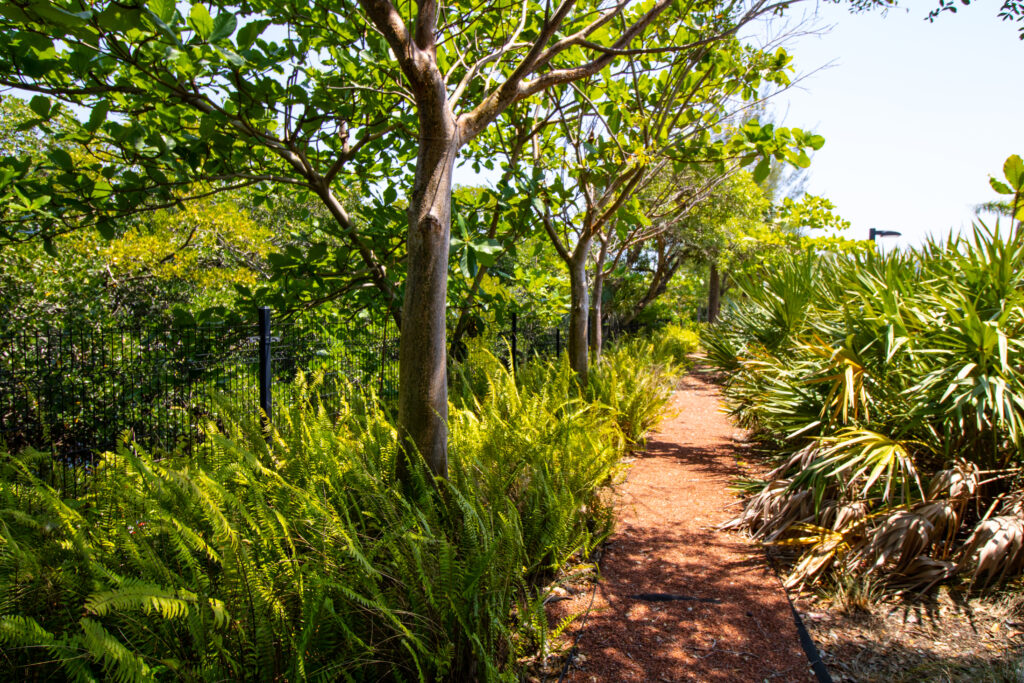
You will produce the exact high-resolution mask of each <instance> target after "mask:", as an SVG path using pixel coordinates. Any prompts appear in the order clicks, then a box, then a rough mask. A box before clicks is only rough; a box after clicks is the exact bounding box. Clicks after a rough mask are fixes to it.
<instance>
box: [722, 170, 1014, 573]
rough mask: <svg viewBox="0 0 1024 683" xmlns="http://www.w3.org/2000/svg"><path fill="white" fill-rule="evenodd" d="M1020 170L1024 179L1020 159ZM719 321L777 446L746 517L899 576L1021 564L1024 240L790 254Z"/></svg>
mask: <svg viewBox="0 0 1024 683" xmlns="http://www.w3.org/2000/svg"><path fill="white" fill-rule="evenodd" d="M1006 176H1007V180H1008V182H1009V183H1011V184H1012V185H1013V186H1014V187H1015V188H1018V190H1019V187H1020V185H1021V183H1022V180H1024V178H1022V177H1021V176H1022V174H1021V169H1020V159H1019V157H1011V159H1010V160H1009V161H1008V162H1007V171H1006ZM740 286H741V288H742V291H743V293H744V298H743V300H742V301H741V302H740V303H739V304H738V305H737V306H736V307H735V308H734V309H733V310H732V311H731V313H730V315H729V317H728V319H727V320H726V321H724V322H723V323H722V324H721V325H719V326H716V327H714V328H712V329H711V330H709V331H708V333H707V335H706V339H705V346H706V347H707V349H708V356H709V359H710V360H711V361H712V362H713V363H714V364H715V365H716V366H717V367H718V368H720V369H722V370H725V371H726V372H728V373H729V376H728V379H727V380H726V385H725V394H726V396H727V398H728V401H729V403H730V407H731V410H732V413H733V414H734V415H735V416H736V417H737V419H738V420H739V422H740V423H741V424H742V425H744V426H746V427H748V428H751V429H752V430H753V432H754V436H755V438H756V439H757V440H758V441H760V442H761V443H762V444H763V445H764V446H766V447H768V448H769V449H770V450H771V451H772V452H774V453H775V454H776V455H778V456H779V457H780V462H779V464H778V467H777V468H776V469H774V470H773V471H772V472H770V473H769V474H768V475H767V476H766V477H765V479H764V480H761V481H751V482H746V484H745V485H746V486H747V488H748V492H749V493H750V494H751V495H750V497H749V498H748V499H747V502H746V506H745V509H744V511H743V513H742V515H741V516H740V517H739V518H737V519H736V520H735V521H734V522H733V526H735V527H739V528H743V529H746V530H748V531H749V532H751V533H752V534H753V535H754V536H755V537H757V538H759V539H761V540H763V541H765V542H767V543H770V544H774V545H776V546H782V547H791V548H795V549H798V550H799V551H800V555H799V559H798V560H797V561H796V562H795V564H794V565H793V566H792V568H791V573H790V575H789V578H788V583H789V585H790V586H797V585H802V584H809V583H814V582H819V581H821V580H822V579H823V578H824V577H826V576H830V575H833V574H834V573H836V572H839V573H848V574H850V575H853V576H859V577H872V578H875V579H877V580H879V581H881V582H883V583H884V584H885V585H886V586H887V587H889V588H890V589H895V590H899V591H906V590H923V589H927V588H929V587H932V586H934V585H936V584H938V583H940V582H943V581H946V580H949V579H953V578H962V579H964V580H968V581H972V582H974V583H975V584H976V585H988V584H995V583H1001V582H1003V581H1005V580H1006V579H1008V578H1010V577H1013V576H1016V575H1018V574H1020V573H1021V570H1022V569H1024V487H1022V484H1024V481H1022V478H1021V464H1022V463H1021V456H1022V450H1021V448H1022V436H1024V375H1022V374H1021V371H1020V368H1021V362H1022V359H1024V342H1022V338H1024V337H1022V334H1021V333H1022V326H1024V293H1022V288H1024V235H1022V232H1021V230H1020V227H1019V225H1016V226H1014V225H1012V224H1011V229H1009V230H1007V229H1006V226H1005V225H1004V226H1003V228H1002V230H1000V227H999V226H998V225H995V226H992V227H987V226H985V225H984V224H978V225H976V226H975V227H974V229H973V231H972V232H971V233H969V234H968V235H966V236H950V237H949V238H948V239H947V240H946V241H944V242H937V241H930V242H928V243H927V244H926V245H925V246H924V247H923V248H921V249H920V250H918V251H911V252H901V253H890V254H884V255H883V254H879V253H875V252H869V253H865V254H860V255H858V254H852V255H845V256H838V255H833V254H822V253H806V254H801V255H796V256H793V257H792V258H790V259H788V260H787V261H784V262H782V263H780V264H779V265H778V266H777V267H776V268H774V269H773V270H772V271H771V272H765V273H762V274H760V276H759V277H758V278H757V281H756V282H755V281H754V280H753V279H747V280H746V281H744V282H742V283H741V285H740Z"/></svg>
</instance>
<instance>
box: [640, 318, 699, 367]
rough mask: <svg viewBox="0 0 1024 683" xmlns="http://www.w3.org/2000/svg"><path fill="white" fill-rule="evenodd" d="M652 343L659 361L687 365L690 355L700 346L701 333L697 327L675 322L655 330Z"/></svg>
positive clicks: (681, 365) (689, 361) (655, 356)
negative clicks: (684, 325) (692, 327)
mask: <svg viewBox="0 0 1024 683" xmlns="http://www.w3.org/2000/svg"><path fill="white" fill-rule="evenodd" d="M651 343H652V344H653V345H654V358H656V359H657V360H658V362H662V363H666V362H667V363H672V364H675V365H678V366H680V367H687V366H689V364H690V363H691V359H690V355H691V354H693V353H695V352H696V351H697V350H698V349H699V348H700V334H699V333H698V332H697V330H696V329H691V328H689V327H683V326H682V325H679V324H675V323H673V324H670V325H666V326H665V327H663V328H661V329H660V330H658V331H656V332H654V334H653V337H652V339H651Z"/></svg>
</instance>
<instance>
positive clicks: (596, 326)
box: [590, 240, 608, 363]
mask: <svg viewBox="0 0 1024 683" xmlns="http://www.w3.org/2000/svg"><path fill="white" fill-rule="evenodd" d="M607 259H608V242H607V240H604V241H602V242H601V250H600V252H599V253H598V255H597V264H596V265H595V266H594V289H593V295H592V297H591V300H590V355H591V358H592V360H593V361H594V362H595V363H596V362H597V361H599V360H601V351H602V350H603V347H604V333H603V331H602V330H601V323H602V322H603V318H604V311H603V306H602V300H603V298H604V264H605V261H606V260H607Z"/></svg>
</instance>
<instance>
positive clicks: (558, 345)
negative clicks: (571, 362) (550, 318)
mask: <svg viewBox="0 0 1024 683" xmlns="http://www.w3.org/2000/svg"><path fill="white" fill-rule="evenodd" d="M561 355H562V330H561V328H559V327H558V326H557V325H556V326H555V358H558V357H559V356H561Z"/></svg>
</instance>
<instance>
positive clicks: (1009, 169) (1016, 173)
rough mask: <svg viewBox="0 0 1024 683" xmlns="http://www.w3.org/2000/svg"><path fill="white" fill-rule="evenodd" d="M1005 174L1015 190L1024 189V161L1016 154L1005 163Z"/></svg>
mask: <svg viewBox="0 0 1024 683" xmlns="http://www.w3.org/2000/svg"><path fill="white" fill-rule="evenodd" d="M1003 174H1004V175H1005V176H1006V179H1007V180H1008V181H1010V186H1011V187H1012V188H1013V189H1014V190H1021V189H1024V161H1022V160H1021V158H1020V156H1018V155H1016V154H1014V155H1012V156H1010V157H1009V158H1008V159H1007V160H1006V163H1004V164H1003Z"/></svg>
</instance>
